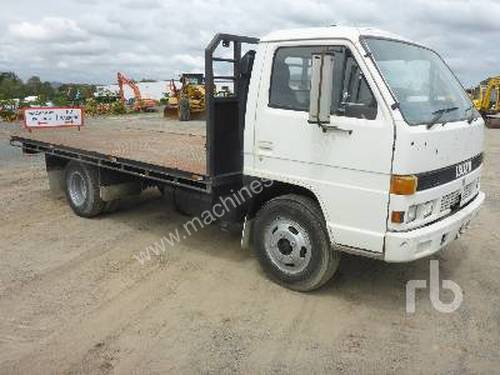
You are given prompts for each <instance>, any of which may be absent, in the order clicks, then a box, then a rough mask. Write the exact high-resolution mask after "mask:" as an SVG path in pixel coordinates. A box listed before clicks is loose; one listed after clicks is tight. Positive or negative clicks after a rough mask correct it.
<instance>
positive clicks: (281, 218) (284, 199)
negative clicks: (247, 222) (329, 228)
mask: <svg viewBox="0 0 500 375" xmlns="http://www.w3.org/2000/svg"><path fill="white" fill-rule="evenodd" d="M253 234H254V244H255V251H256V253H257V258H258V259H259V262H260V264H261V265H262V267H263V269H264V271H265V272H266V273H267V274H268V275H269V276H270V277H271V278H272V279H274V280H275V281H277V282H278V283H279V284H281V285H283V286H285V287H287V288H289V289H293V290H297V291H301V292H307V291H311V290H314V289H317V288H319V287H321V286H322V285H324V284H325V283H326V282H327V281H328V280H330V279H331V277H332V276H333V274H334V273H335V271H336V270H337V268H338V265H339V261H340V252H338V251H335V250H333V249H332V247H331V245H330V241H329V238H328V234H327V232H326V228H325V224H324V219H323V215H322V214H321V211H320V209H319V207H318V205H317V204H316V203H315V202H314V201H313V200H312V199H310V198H307V197H303V196H300V195H295V194H289V195H284V196H281V197H277V198H274V199H272V200H270V201H269V202H267V203H266V204H265V205H264V206H263V207H262V208H261V209H260V210H259V212H258V213H257V216H256V220H255V228H254V232H253Z"/></svg>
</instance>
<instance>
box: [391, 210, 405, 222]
mask: <svg viewBox="0 0 500 375" xmlns="http://www.w3.org/2000/svg"><path fill="white" fill-rule="evenodd" d="M391 221H392V222H393V223H396V224H402V223H404V221H405V213H404V212H403V211H392V214H391Z"/></svg>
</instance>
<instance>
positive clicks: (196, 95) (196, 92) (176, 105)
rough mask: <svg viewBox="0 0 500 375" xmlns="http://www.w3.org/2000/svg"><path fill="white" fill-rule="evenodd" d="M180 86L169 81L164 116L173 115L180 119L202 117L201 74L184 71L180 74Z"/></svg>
mask: <svg viewBox="0 0 500 375" xmlns="http://www.w3.org/2000/svg"><path fill="white" fill-rule="evenodd" d="M180 81H181V85H182V86H181V88H180V89H178V88H177V87H176V85H175V82H174V80H171V81H170V85H169V91H170V93H169V98H168V103H167V105H166V107H165V110H164V115H165V117H167V116H175V117H177V118H178V119H179V120H180V121H189V120H191V119H194V118H202V117H203V116H204V115H205V111H206V106H205V79H204V77H203V74H195V73H185V74H183V75H182V76H181V79H180Z"/></svg>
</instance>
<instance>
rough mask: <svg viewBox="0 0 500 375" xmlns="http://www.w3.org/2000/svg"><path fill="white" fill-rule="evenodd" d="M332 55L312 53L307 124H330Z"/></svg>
mask: <svg viewBox="0 0 500 375" xmlns="http://www.w3.org/2000/svg"><path fill="white" fill-rule="evenodd" d="M333 60H334V59H333V54H328V53H313V55H312V73H311V91H310V94H309V95H310V97H309V123H311V124H318V125H320V126H322V125H323V124H329V123H330V110H331V106H332V91H333Z"/></svg>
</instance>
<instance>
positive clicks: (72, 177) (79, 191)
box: [65, 161, 106, 218]
mask: <svg viewBox="0 0 500 375" xmlns="http://www.w3.org/2000/svg"><path fill="white" fill-rule="evenodd" d="M65 190H66V199H67V200H68V203H69V205H70V206H71V208H72V209H73V212H74V213H75V214H77V215H78V216H81V217H87V218H91V217H95V216H97V215H99V214H101V213H102V212H103V211H104V209H105V208H106V203H105V202H104V201H103V200H102V199H101V197H100V194H99V176H98V170H97V168H95V167H93V166H90V165H87V164H83V163H79V162H76V161H71V162H69V163H68V165H67V166H66V170H65Z"/></svg>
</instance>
